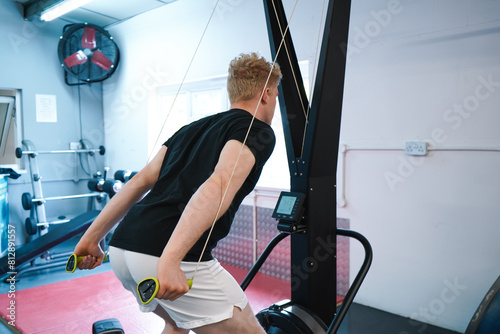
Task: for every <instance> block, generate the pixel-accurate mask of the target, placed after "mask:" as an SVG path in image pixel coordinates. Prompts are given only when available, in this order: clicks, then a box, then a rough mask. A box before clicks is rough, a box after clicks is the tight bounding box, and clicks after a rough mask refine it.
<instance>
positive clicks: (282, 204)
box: [273, 191, 305, 222]
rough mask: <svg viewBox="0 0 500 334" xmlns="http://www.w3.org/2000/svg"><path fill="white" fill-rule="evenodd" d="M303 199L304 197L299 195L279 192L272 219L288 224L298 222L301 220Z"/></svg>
mask: <svg viewBox="0 0 500 334" xmlns="http://www.w3.org/2000/svg"><path fill="white" fill-rule="evenodd" d="M304 199H305V195H304V194H301V193H297V192H286V191H283V192H281V194H280V197H279V198H278V202H277V203H276V207H275V208H274V212H273V218H276V219H279V220H284V221H290V222H299V221H300V219H301V218H302V217H301V215H302V210H303V206H304Z"/></svg>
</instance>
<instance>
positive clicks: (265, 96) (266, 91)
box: [261, 87, 270, 104]
mask: <svg viewBox="0 0 500 334" xmlns="http://www.w3.org/2000/svg"><path fill="white" fill-rule="evenodd" d="M269 91H270V88H269V87H266V88H265V89H264V94H262V98H261V100H262V101H261V102H262V104H267V103H268V102H269Z"/></svg>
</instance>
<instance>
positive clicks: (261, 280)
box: [0, 265, 290, 334]
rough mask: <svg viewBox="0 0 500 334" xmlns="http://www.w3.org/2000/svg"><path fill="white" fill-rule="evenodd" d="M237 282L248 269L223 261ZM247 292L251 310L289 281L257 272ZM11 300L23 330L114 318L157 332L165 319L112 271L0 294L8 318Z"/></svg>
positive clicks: (50, 332)
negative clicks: (147, 309)
mask: <svg viewBox="0 0 500 334" xmlns="http://www.w3.org/2000/svg"><path fill="white" fill-rule="evenodd" d="M224 267H226V268H227V269H228V271H229V272H231V274H232V275H233V276H234V277H235V278H236V279H237V280H238V282H241V281H242V280H243V278H244V277H245V275H246V273H247V271H246V270H242V269H239V268H235V267H231V266H226V265H224ZM246 294H247V296H248V299H249V301H250V305H251V306H252V309H253V310H254V312H258V311H260V310H261V309H264V308H266V307H268V306H269V305H271V304H272V303H274V302H276V301H280V300H282V299H287V298H290V282H287V281H283V280H280V279H277V278H274V277H270V276H267V275H263V274H258V275H257V276H256V277H255V279H254V280H253V281H252V283H251V284H250V286H249V287H248V289H247V290H246ZM12 301H14V302H15V312H14V313H13V315H14V316H15V319H14V320H15V325H16V328H17V329H18V330H20V331H21V332H23V333H25V334H39V333H41V334H64V333H68V334H80V333H81V334H89V333H91V332H92V324H93V323H94V322H96V321H98V320H103V319H108V318H118V320H119V321H120V323H121V324H122V326H123V329H124V331H125V333H133V334H141V333H144V334H151V333H160V332H161V330H162V329H163V321H162V320H161V319H159V318H158V317H157V316H155V315H154V314H152V313H147V314H146V313H141V312H140V311H139V310H138V307H137V304H136V302H135V299H134V298H133V297H132V295H131V294H130V293H129V292H128V291H126V290H125V289H123V287H122V285H121V283H120V282H119V281H118V280H117V279H116V277H115V276H114V274H113V273H112V272H106V273H102V274H96V275H91V276H87V277H82V278H77V279H70V280H68V281H64V282H60V283H54V284H49V285H44V286H40V287H35V288H31V289H25V290H21V291H16V292H15V298H10V297H9V294H2V295H0V314H1V315H2V316H3V317H4V318H5V319H6V320H7V321H11V319H10V318H9V312H10V311H9V310H8V307H9V305H10V303H11V302H12Z"/></svg>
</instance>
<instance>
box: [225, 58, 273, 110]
mask: <svg viewBox="0 0 500 334" xmlns="http://www.w3.org/2000/svg"><path fill="white" fill-rule="evenodd" d="M228 73H229V74H228V78H227V92H228V95H229V101H231V103H233V102H238V101H248V100H251V99H252V98H254V97H255V96H256V95H258V94H261V93H262V90H263V89H264V88H265V87H264V85H265V84H266V81H267V78H268V77H269V81H268V82H267V86H268V87H270V86H273V85H277V84H278V83H279V82H280V80H281V76H282V75H281V70H280V67H279V65H278V64H276V63H275V64H274V66H273V64H272V63H270V62H268V61H267V60H265V59H264V58H263V57H260V56H259V55H258V54H257V53H255V52H252V53H249V54H243V53H242V54H240V55H239V56H238V57H236V58H234V59H233V60H232V61H231V62H230V63H229V70H228ZM269 73H271V74H269Z"/></svg>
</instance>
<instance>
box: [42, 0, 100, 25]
mask: <svg viewBox="0 0 500 334" xmlns="http://www.w3.org/2000/svg"><path fill="white" fill-rule="evenodd" d="M91 1H92V0H63V1H60V2H58V3H56V4H55V5H53V6H51V7H48V8H46V9H44V10H43V11H42V13H41V16H40V19H41V20H42V21H52V20H53V19H55V18H58V17H59V16H61V15H64V14H66V13H69V12H71V11H72V10H74V9H77V8H78V7H81V6H83V5H86V4H88V3H89V2H91Z"/></svg>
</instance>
